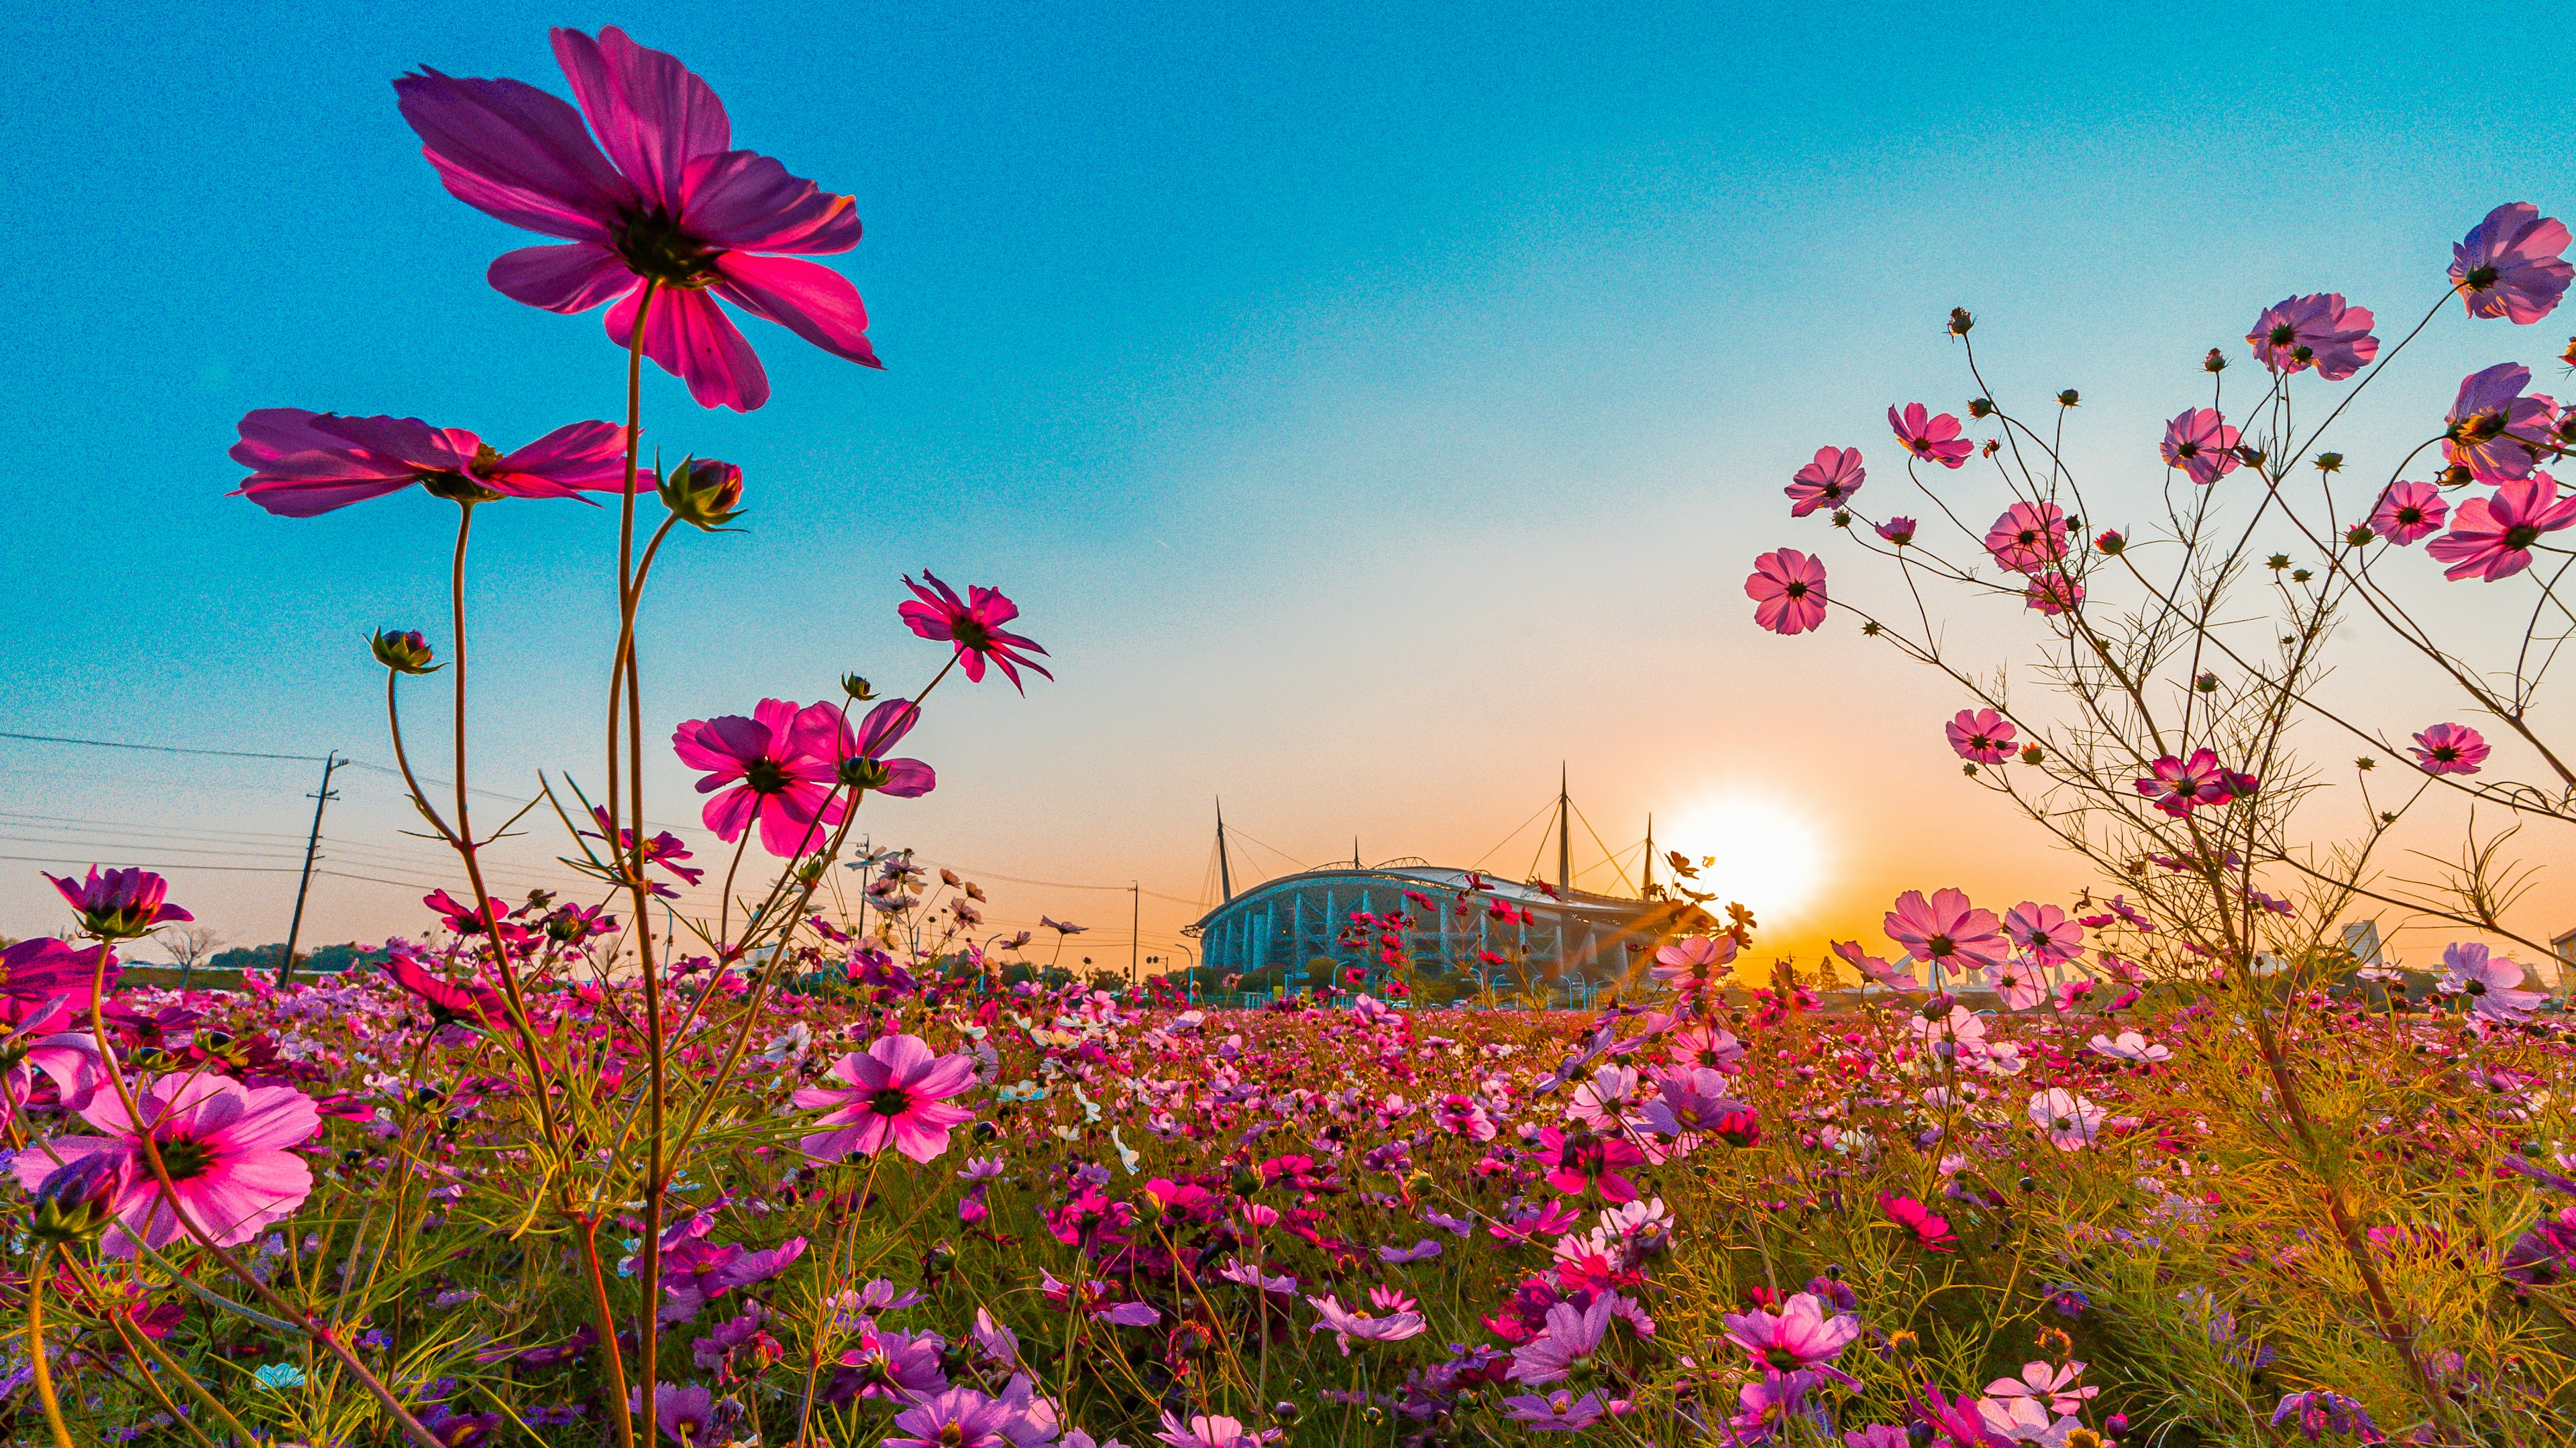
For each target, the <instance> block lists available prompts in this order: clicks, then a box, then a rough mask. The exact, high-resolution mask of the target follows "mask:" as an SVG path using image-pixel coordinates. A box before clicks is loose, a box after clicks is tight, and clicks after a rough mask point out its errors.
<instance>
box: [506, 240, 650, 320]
mask: <svg viewBox="0 0 2576 1448" xmlns="http://www.w3.org/2000/svg"><path fill="white" fill-rule="evenodd" d="M483 275H484V278H485V279H486V280H488V281H490V282H491V283H492V289H493V290H494V291H496V292H499V293H500V294H501V295H503V296H505V297H508V298H509V299H510V300H511V301H514V302H525V303H526V304H528V305H529V306H531V307H543V308H545V309H546V310H547V311H549V312H566V313H570V312H587V311H589V310H590V309H591V308H593V307H595V306H598V305H599V304H600V303H602V302H605V301H611V300H614V299H615V298H618V297H622V296H624V295H626V294H627V293H628V292H631V291H633V290H635V289H636V288H637V287H640V286H642V285H643V284H644V279H643V278H641V277H639V276H637V275H635V273H634V272H633V271H632V270H630V269H629V268H628V267H627V265H626V259H625V258H624V257H621V256H619V255H618V254H617V253H616V252H613V251H611V250H609V249H608V248H607V247H605V246H602V245H600V244H599V243H597V242H590V241H577V242H574V243H572V244H571V245H569V246H523V247H521V248H519V249H518V250H517V251H505V252H503V253H501V254H500V255H499V256H496V257H494V258H492V265H491V266H490V267H489V268H487V269H486V270H485V271H484V273H483Z"/></svg>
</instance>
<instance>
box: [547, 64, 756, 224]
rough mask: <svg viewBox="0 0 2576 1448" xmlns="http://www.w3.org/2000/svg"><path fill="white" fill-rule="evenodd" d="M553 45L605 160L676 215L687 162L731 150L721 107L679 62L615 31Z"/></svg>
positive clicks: (684, 197) (728, 126)
mask: <svg viewBox="0 0 2576 1448" xmlns="http://www.w3.org/2000/svg"><path fill="white" fill-rule="evenodd" d="M553 38H554V46H555V60H556V62H557V63H558V64H560V65H562V66H563V72H564V78H565V79H567V80H569V81H571V82H572V93H573V96H574V98H575V99H577V100H579V101H580V102H581V110H582V114H583V115H585V116H588V117H589V118H590V124H591V128H592V129H593V130H595V131H597V132H598V133H599V142H600V145H601V147H603V148H604V149H605V150H606V151H607V152H608V157H609V159H610V160H612V161H614V162H616V163H617V169H618V170H620V171H623V172H624V173H626V176H627V178H628V179H629V180H631V181H633V182H634V183H635V187H636V189H637V190H639V191H641V192H643V193H644V196H645V198H646V199H647V200H649V201H652V202H655V203H657V204H659V205H660V206H661V207H662V209H663V210H664V211H666V212H668V213H669V214H671V215H673V216H678V215H680V214H681V208H682V204H683V203H684V202H685V201H686V200H687V191H686V188H685V187H683V186H682V185H681V181H682V178H683V177H684V176H685V175H686V174H687V171H688V166H689V162H690V161H692V160H694V159H696V158H697V157H700V156H704V155H709V154H712V153H714V152H718V151H724V150H729V149H731V148H732V145H733V126H732V123H731V122H730V121H728V120H727V119H726V118H725V109H724V103H723V102H722V101H719V100H717V99H716V93H715V92H714V91H713V90H711V89H709V88H708V86H707V83H706V82H705V81H702V80H700V79H698V78H697V77H696V76H694V75H692V74H690V73H689V68H688V67H687V66H685V65H682V64H680V62H679V58H678V57H676V56H673V55H669V54H666V53H664V52H662V51H659V50H647V49H645V48H644V47H643V46H640V45H637V44H636V43H635V42H634V41H632V40H629V39H627V37H626V32H625V31H623V30H620V29H618V28H617V27H616V26H614V25H611V26H608V27H606V28H605V29H603V30H601V31H600V32H599V38H598V39H597V40H593V39H591V38H590V37H589V36H587V35H584V34H582V33H581V32H580V31H578V30H556V31H554V32H553ZM558 104H560V102H558Z"/></svg>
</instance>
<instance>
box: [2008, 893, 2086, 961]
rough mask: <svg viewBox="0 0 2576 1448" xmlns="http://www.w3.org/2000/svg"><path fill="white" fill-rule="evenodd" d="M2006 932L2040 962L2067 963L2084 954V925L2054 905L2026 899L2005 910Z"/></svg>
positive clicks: (2032, 957) (2015, 942) (2033, 958)
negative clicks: (2068, 916)
mask: <svg viewBox="0 0 2576 1448" xmlns="http://www.w3.org/2000/svg"><path fill="white" fill-rule="evenodd" d="M2004 934H2005V935H2007V936H2009V937H2010V938H2011V940H2012V943H2013V944H2014V945H2015V946H2017V947H2019V948H2020V949H2021V950H2022V951H2023V952H2025V953H2027V954H2028V955H2029V956H2030V958H2031V960H2032V962H2033V963H2034V964H2038V965H2044V966H2045V965H2064V964H2066V963H2067V962H2068V961H2070V960H2074V959H2076V958H2078V957H2080V956H2082V955H2083V954H2084V927H2083V926H2081V925H2078V924H2076V923H2075V922H2074V921H2072V920H2069V919H2067V918H2066V912H2065V911H2063V910H2061V909H2059V908H2058V907H2056V906H2054V905H2042V904H2039V903H2038V902H2036V901H2031V900H2024V901H2023V902H2021V903H2020V904H2018V905H2016V906H2014V907H2013V908H2011V909H2010V910H2007V911H2005V912H2004Z"/></svg>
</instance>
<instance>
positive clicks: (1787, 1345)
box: [1719, 1292, 1860, 1387]
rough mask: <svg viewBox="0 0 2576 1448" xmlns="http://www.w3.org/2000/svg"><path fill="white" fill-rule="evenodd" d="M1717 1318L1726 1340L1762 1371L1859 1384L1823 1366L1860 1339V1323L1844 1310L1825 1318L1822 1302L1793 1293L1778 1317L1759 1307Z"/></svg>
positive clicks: (1816, 1297)
mask: <svg viewBox="0 0 2576 1448" xmlns="http://www.w3.org/2000/svg"><path fill="white" fill-rule="evenodd" d="M1719 1320H1720V1321H1721V1322H1723V1323H1724V1324H1725V1327H1726V1336H1727V1340H1728V1341H1730V1342H1732V1343H1734V1344H1735V1345H1736V1346H1737V1347H1740V1348H1742V1349H1744V1350H1745V1352H1746V1353H1748V1354H1750V1355H1751V1356H1752V1358H1753V1361H1754V1362H1756V1363H1757V1364H1759V1365H1761V1366H1763V1367H1766V1368H1769V1369H1771V1370H1772V1371H1774V1372H1783V1373H1786V1372H1795V1371H1797V1370H1798V1369H1801V1368H1815V1369H1821V1370H1822V1371H1824V1372H1825V1373H1826V1374H1827V1375H1828V1376H1830V1377H1832V1378H1833V1379H1834V1380H1835V1381H1837V1382H1840V1383H1843V1384H1845V1385H1847V1386H1854V1387H1856V1386H1858V1385H1857V1384H1855V1383H1853V1382H1852V1381H1851V1379H1850V1378H1848V1377H1846V1376H1844V1375H1843V1374H1842V1373H1841V1372H1840V1371H1838V1370H1836V1369H1834V1368H1831V1367H1828V1366H1827V1364H1829V1363H1831V1362H1832V1361H1833V1360H1834V1359H1835V1358H1837V1357H1840V1356H1842V1351H1843V1349H1844V1348H1846V1347H1849V1346H1851V1344H1852V1340H1853V1339H1855V1338H1857V1337H1859V1336H1860V1319H1859V1318H1858V1317H1855V1316H1853V1315H1852V1314H1851V1313H1848V1312H1844V1313H1836V1314H1834V1315H1831V1316H1828V1315H1827V1314H1826V1312H1825V1303H1824V1299H1823V1298H1820V1297H1818V1296H1816V1295H1815V1294H1813V1293H1810V1292H1800V1293H1795V1294H1792V1295H1791V1296H1790V1298H1789V1300H1788V1301H1787V1302H1784V1303H1782V1304H1781V1305H1780V1311H1779V1312H1778V1313H1777V1314H1774V1313H1770V1312H1765V1311H1763V1310H1762V1309H1761V1308H1758V1307H1757V1308H1755V1309H1754V1310H1753V1311H1751V1312H1742V1313H1733V1312H1730V1313H1726V1314H1723V1315H1722V1316H1721V1317H1720V1319H1719Z"/></svg>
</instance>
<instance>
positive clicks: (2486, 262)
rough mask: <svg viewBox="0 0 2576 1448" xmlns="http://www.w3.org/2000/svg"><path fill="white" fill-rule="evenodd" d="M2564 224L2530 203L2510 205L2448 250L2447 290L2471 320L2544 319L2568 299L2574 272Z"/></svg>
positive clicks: (2525, 321) (2487, 217)
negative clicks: (2455, 291)
mask: <svg viewBox="0 0 2576 1448" xmlns="http://www.w3.org/2000/svg"><path fill="white" fill-rule="evenodd" d="M2567 241H2568V235H2567V224H2566V223H2565V222H2563V221H2560V220H2558V219H2557V218H2556V217H2544V216H2542V215H2541V214H2540V208H2539V207H2537V206H2534V205H2532V204H2531V203H2530V202H2528V201H2509V202H2506V203H2505V204H2504V205H2502V206H2499V207H2497V208H2496V209H2495V210H2493V211H2490V212H2488V213H2487V215H2486V219H2485V220H2484V221H2481V222H2479V223H2478V224H2477V225H2476V226H2473V227H2471V228H2469V234H2468V235H2467V236H2465V237H2462V238H2461V239H2460V240H2459V241H2457V242H2454V243H2452V246H2451V285H2453V286H2455V287H2458V288H2459V289H2460V299H2461V300H2462V301H2463V302H2465V303H2466V304H2467V305H2468V309H2469V315H2470V316H2472V317H2510V318H2512V319H2513V320H2514V321H2515V322H2516V323H2520V324H2526V325H2527V324H2529V323H2532V322H2537V321H2539V320H2540V319H2541V318H2543V317H2545V316H2548V315H2549V314H2550V313H2551V312H2552V311H2554V310H2556V308H2557V306H2558V299H2559V298H2560V297H2562V296H2565V295H2566V294H2567V283H2568V281H2569V279H2570V278H2576V267H2571V266H2570V265H2568V263H2567V259H2566V251H2567Z"/></svg>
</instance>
